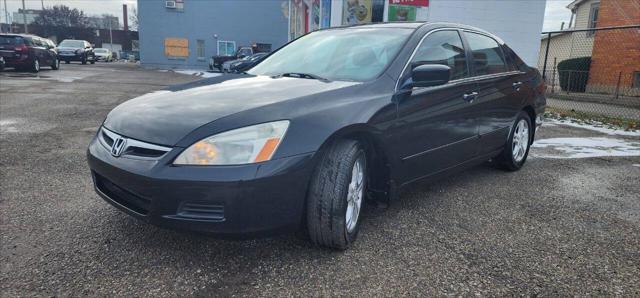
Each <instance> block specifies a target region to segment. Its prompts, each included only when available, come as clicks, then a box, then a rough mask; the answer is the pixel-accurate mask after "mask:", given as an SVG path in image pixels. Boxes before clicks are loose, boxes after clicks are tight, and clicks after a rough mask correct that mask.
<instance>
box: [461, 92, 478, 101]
mask: <svg viewBox="0 0 640 298" xmlns="http://www.w3.org/2000/svg"><path fill="white" fill-rule="evenodd" d="M476 97H478V92H471V93H466V94H464V95H462V98H463V99H464V100H466V101H468V102H473V100H474V99H476Z"/></svg>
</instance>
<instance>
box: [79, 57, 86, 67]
mask: <svg viewBox="0 0 640 298" xmlns="http://www.w3.org/2000/svg"><path fill="white" fill-rule="evenodd" d="M80 62H81V63H82V64H83V65H84V64H87V57H82V60H81V61H80Z"/></svg>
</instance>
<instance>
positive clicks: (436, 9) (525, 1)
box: [283, 0, 546, 65]
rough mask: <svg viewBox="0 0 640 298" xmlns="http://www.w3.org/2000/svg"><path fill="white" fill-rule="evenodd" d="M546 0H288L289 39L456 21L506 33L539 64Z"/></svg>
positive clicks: (529, 60)
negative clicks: (366, 26)
mask: <svg viewBox="0 0 640 298" xmlns="http://www.w3.org/2000/svg"><path fill="white" fill-rule="evenodd" d="M545 5H546V1H543V0H518V1H504V0H482V1H479V0H455V1H454V0H289V5H286V4H285V5H283V10H284V11H285V14H287V15H289V16H290V19H289V20H290V22H289V38H290V39H292V38H295V37H298V36H300V35H302V34H305V33H306V32H309V31H313V30H316V29H319V28H327V27H335V26H343V25H353V24H362V23H371V22H388V21H424V22H454V23H462V24H466V25H471V26H475V27H478V28H481V29H484V30H487V31H489V32H492V33H494V34H496V35H498V36H499V37H500V38H502V39H503V40H504V41H505V42H506V43H507V44H508V45H509V46H510V47H512V48H513V49H514V50H515V51H516V52H517V53H518V54H519V55H520V56H521V57H522V59H524V60H525V61H526V62H527V63H528V64H529V65H536V63H537V61H538V51H539V48H540V32H541V31H542V24H543V19H544V9H545Z"/></svg>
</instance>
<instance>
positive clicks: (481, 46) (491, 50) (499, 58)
mask: <svg viewBox="0 0 640 298" xmlns="http://www.w3.org/2000/svg"><path fill="white" fill-rule="evenodd" d="M465 36H466V37H467V41H468V42H469V48H470V49H471V52H472V53H473V65H474V68H475V70H476V75H478V76H481V75H489V74H494V73H501V72H506V71H507V64H506V62H505V59H504V56H503V54H502V50H501V49H500V45H498V42H496V41H495V40H494V39H493V38H491V37H488V36H485V35H480V34H476V33H470V32H465Z"/></svg>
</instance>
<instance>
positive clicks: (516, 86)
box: [511, 82, 522, 91]
mask: <svg viewBox="0 0 640 298" xmlns="http://www.w3.org/2000/svg"><path fill="white" fill-rule="evenodd" d="M511 86H513V89H516V91H520V86H522V82H515V83H513V84H511Z"/></svg>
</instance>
